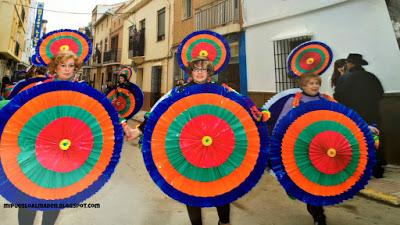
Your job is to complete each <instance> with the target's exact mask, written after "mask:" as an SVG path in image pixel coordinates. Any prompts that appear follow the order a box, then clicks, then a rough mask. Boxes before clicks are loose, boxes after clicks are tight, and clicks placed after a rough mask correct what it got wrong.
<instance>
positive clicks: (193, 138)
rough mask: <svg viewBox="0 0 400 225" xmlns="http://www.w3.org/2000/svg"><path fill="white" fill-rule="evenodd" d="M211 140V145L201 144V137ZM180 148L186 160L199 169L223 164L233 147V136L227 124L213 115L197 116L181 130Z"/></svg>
mask: <svg viewBox="0 0 400 225" xmlns="http://www.w3.org/2000/svg"><path fill="white" fill-rule="evenodd" d="M206 136H209V137H211V138H212V144H211V145H209V146H206V145H204V144H203V137H206ZM179 142H180V147H181V150H182V153H183V155H184V157H185V158H186V160H188V161H189V162H190V163H191V164H192V165H194V166H197V167H200V168H211V167H216V166H219V165H221V164H223V163H224V162H225V161H226V160H227V159H228V158H229V156H230V155H231V154H232V152H233V149H234V147H235V135H234V133H233V131H232V128H231V127H230V126H229V124H228V123H227V122H226V121H225V120H223V119H220V118H218V117H216V116H213V115H202V116H197V117H195V118H193V119H192V120H190V121H189V122H188V123H187V124H186V125H185V126H184V127H183V129H182V131H181V135H180V141H179Z"/></svg>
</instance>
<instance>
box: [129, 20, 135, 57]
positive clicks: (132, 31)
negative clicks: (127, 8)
mask: <svg viewBox="0 0 400 225" xmlns="http://www.w3.org/2000/svg"><path fill="white" fill-rule="evenodd" d="M135 32H136V26H135V25H132V26H130V27H129V42H128V43H129V44H128V50H129V52H130V51H132V50H133V36H134V34H135Z"/></svg>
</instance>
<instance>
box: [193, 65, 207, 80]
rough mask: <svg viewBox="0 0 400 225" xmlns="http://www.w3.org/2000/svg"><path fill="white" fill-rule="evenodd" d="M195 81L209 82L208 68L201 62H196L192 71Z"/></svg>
mask: <svg viewBox="0 0 400 225" xmlns="http://www.w3.org/2000/svg"><path fill="white" fill-rule="evenodd" d="M192 77H193V81H194V82H195V83H198V84H204V83H206V82H207V77H208V71H207V68H203V67H202V64H201V62H198V63H195V64H194V68H193V71H192Z"/></svg>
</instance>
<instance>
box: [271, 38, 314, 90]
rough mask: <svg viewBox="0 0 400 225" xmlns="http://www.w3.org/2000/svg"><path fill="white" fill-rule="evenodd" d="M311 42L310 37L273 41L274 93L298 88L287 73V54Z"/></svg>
mask: <svg viewBox="0 0 400 225" xmlns="http://www.w3.org/2000/svg"><path fill="white" fill-rule="evenodd" d="M309 40H311V37H310V36H301V37H295V38H290V39H285V40H279V41H274V61H275V87H276V92H280V91H284V90H286V89H290V88H295V87H298V84H297V82H296V80H295V79H294V78H292V76H290V75H289V73H288V68H287V64H286V62H287V58H288V56H289V53H290V52H291V51H292V50H293V49H294V48H296V47H297V46H298V45H300V44H301V43H304V42H306V41H309Z"/></svg>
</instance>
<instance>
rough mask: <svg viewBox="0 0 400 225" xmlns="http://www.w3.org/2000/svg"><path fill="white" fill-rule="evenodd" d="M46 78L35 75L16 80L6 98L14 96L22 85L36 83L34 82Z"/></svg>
mask: <svg viewBox="0 0 400 225" xmlns="http://www.w3.org/2000/svg"><path fill="white" fill-rule="evenodd" d="M46 79H48V78H46V77H35V78H30V79H27V80H24V81H21V82H18V83H17V84H16V85H15V87H14V88H13V89H12V90H11V92H10V95H9V96H8V97H7V98H8V99H12V98H14V96H16V95H17V94H18V93H19V92H20V91H21V90H22V89H23V88H24V87H26V86H28V85H30V84H32V83H36V82H40V81H44V80H46Z"/></svg>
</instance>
